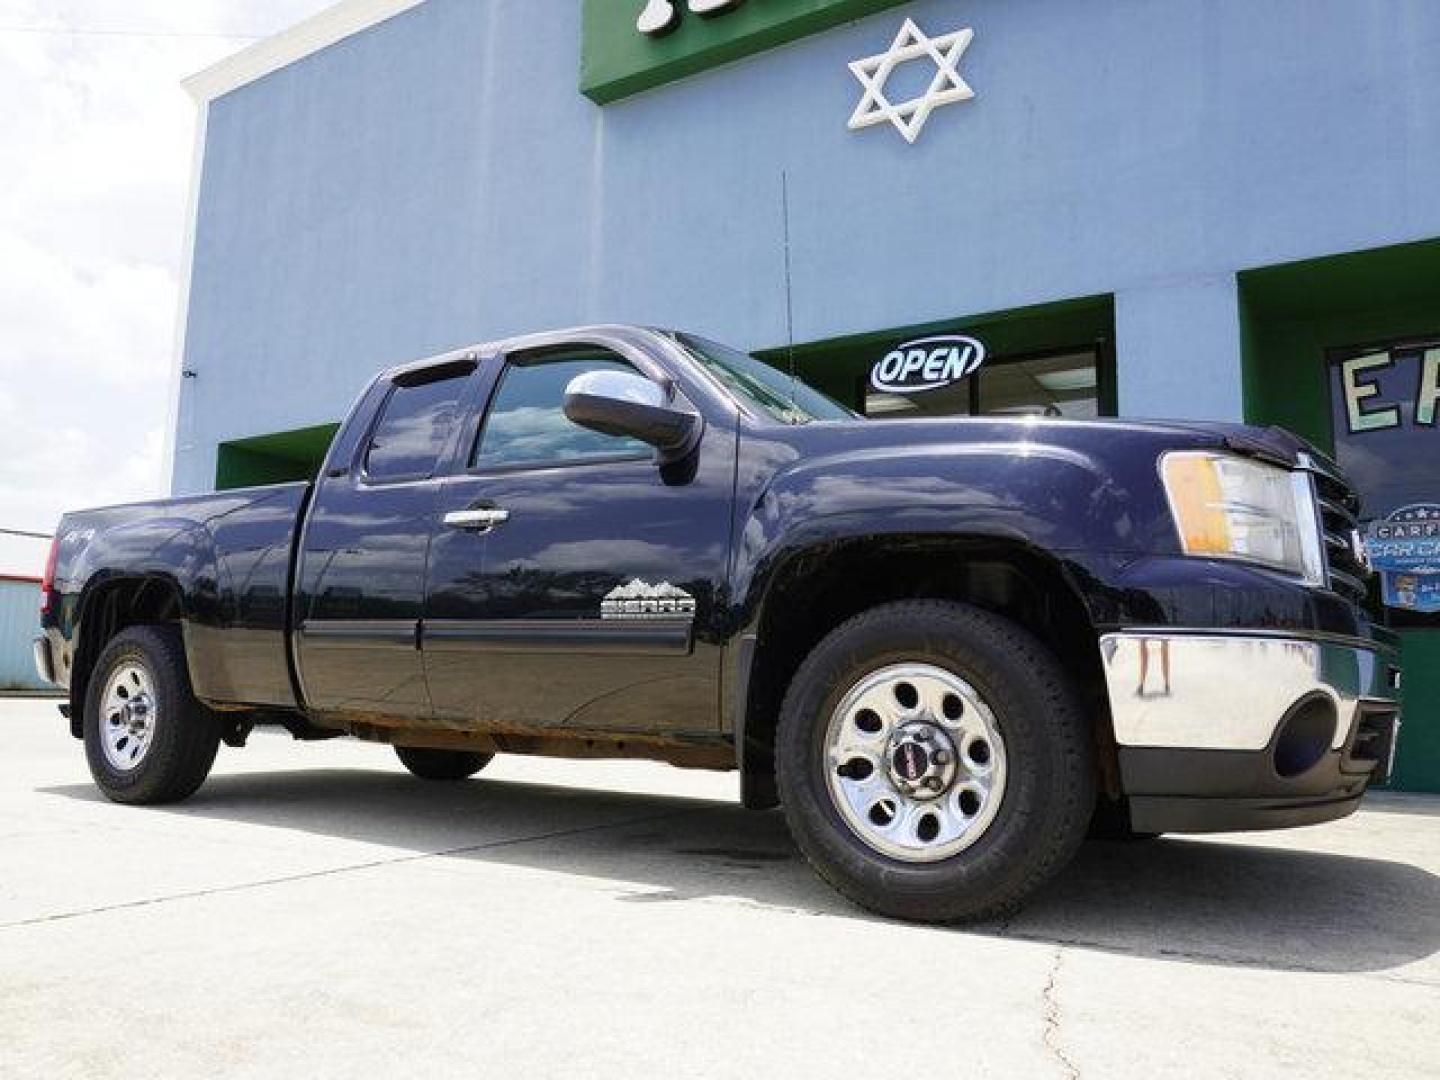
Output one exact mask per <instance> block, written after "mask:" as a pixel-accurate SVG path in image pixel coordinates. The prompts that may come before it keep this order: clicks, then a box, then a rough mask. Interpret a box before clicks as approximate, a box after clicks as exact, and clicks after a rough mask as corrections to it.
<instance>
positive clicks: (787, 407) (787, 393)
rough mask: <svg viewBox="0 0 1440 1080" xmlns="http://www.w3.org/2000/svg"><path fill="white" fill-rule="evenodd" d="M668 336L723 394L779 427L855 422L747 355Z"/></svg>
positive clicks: (836, 406)
mask: <svg viewBox="0 0 1440 1080" xmlns="http://www.w3.org/2000/svg"><path fill="white" fill-rule="evenodd" d="M671 336H672V337H674V339H675V340H676V341H678V342H679V343H680V344H681V345H683V346H684V347H685V348H686V350H688V351H689V353H690V355H692V356H693V357H694V358H695V359H696V361H697V362H698V363H699V364H700V366H701V367H703V368H704V369H705V370H706V371H708V372H709V373H710V374H711V375H713V376H714V377H715V379H716V380H717V381H718V382H719V383H720V385H721V386H723V387H725V389H726V390H728V391H730V393H732V394H734V395H735V396H736V397H738V398H740V399H742V400H743V401H746V402H748V403H749V404H751V405H754V406H755V407H756V408H757V409H759V410H760V411H761V412H762V413H764V414H765V415H766V416H769V417H771V418H772V419H775V420H779V421H780V422H781V423H782V424H808V423H809V422H810V421H812V420H854V419H855V418H856V414H855V413H853V412H851V411H850V410H849V409H847V408H845V406H843V405H841V404H840V403H839V402H838V401H835V400H834V399H832V398H829V397H826V396H825V395H824V394H822V393H820V391H818V390H816V389H815V388H814V387H812V386H806V385H805V384H804V383H803V382H801V381H800V380H798V379H795V378H792V377H791V376H789V375H787V374H785V373H784V372H783V371H781V370H779V369H778V368H773V367H771V366H770V365H769V364H767V363H765V362H764V361H763V360H757V359H756V358H755V357H753V356H751V355H750V354H749V353H743V352H740V351H739V350H738V349H732V348H730V347H729V346H727V345H721V344H718V343H717V342H714V341H707V340H706V339H705V338H700V337H695V336H694V335H693V334H679V333H677V334H673V335H671Z"/></svg>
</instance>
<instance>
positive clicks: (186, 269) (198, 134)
mask: <svg viewBox="0 0 1440 1080" xmlns="http://www.w3.org/2000/svg"><path fill="white" fill-rule="evenodd" d="M209 122H210V103H209V102H208V101H202V102H201V103H200V106H199V108H197V109H196V110H195V147H194V150H193V151H192V152H191V157H190V194H189V197H188V198H187V199H186V206H185V239H184V247H183V248H181V251H180V290H179V293H178V294H177V296H176V300H175V342H174V346H173V349H174V357H175V362H174V367H173V369H172V370H171V372H170V402H169V407H168V410H167V411H168V415H167V417H166V419H167V421H168V422H167V423H166V424H165V451H164V455H163V457H162V458H161V466H160V467H161V469H162V470H164V480H165V490H166V491H168V492H169V493H170V494H172V495H173V494H175V472H176V469H175V466H176V462H177V461H178V460H179V457H180V453H181V451H182V450H188V449H190V448H189V447H188V446H184V445H182V444H181V442H180V409H181V401H180V398H181V395H182V394H183V393H184V387H185V375H184V372H185V338H186V332H187V331H188V329H189V326H190V282H191V280H192V279H193V278H194V275H195V226H196V223H197V222H198V221H199V220H200V183H201V181H202V180H203V179H204V177H205V132H206V129H207V127H208V126H209Z"/></svg>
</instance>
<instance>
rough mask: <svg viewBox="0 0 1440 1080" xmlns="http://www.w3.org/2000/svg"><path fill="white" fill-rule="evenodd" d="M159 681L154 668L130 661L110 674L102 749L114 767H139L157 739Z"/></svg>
mask: <svg viewBox="0 0 1440 1080" xmlns="http://www.w3.org/2000/svg"><path fill="white" fill-rule="evenodd" d="M156 719H157V712H156V708H155V683H154V680H153V679H151V677H150V669H149V668H147V667H146V666H145V665H144V664H142V663H140V662H139V661H138V660H126V661H124V662H123V663H122V664H121V665H120V666H119V667H117V668H116V669H115V670H114V671H112V672H111V673H110V678H109V679H108V680H107V681H106V683H105V694H104V696H103V697H102V698H101V699H100V748H101V749H102V750H103V751H104V753H105V760H106V761H107V762H109V764H110V767H111V768H112V769H116V770H118V771H120V772H130V771H131V770H132V769H136V768H138V767H139V765H140V763H141V762H142V761H144V760H145V755H146V754H147V753H149V752H150V744H151V742H153V741H154V735H155V721H156Z"/></svg>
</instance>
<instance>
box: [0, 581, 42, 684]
mask: <svg viewBox="0 0 1440 1080" xmlns="http://www.w3.org/2000/svg"><path fill="white" fill-rule="evenodd" d="M39 611H40V583H39V582H38V581H17V580H15V579H13V578H7V577H0V690H39V689H51V687H48V686H46V685H45V683H43V682H41V681H40V676H39V675H38V674H36V671H35V656H34V653H33V652H32V650H31V642H33V641H34V640H35V637H36V635H37V634H39V632H40V616H39Z"/></svg>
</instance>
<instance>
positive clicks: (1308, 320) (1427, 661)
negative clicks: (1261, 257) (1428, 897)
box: [1239, 241, 1440, 791]
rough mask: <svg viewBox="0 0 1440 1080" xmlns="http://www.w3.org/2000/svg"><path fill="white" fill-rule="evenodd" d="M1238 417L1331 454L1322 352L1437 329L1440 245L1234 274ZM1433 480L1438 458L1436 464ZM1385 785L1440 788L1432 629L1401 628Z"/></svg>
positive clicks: (1438, 663)
mask: <svg viewBox="0 0 1440 1080" xmlns="http://www.w3.org/2000/svg"><path fill="white" fill-rule="evenodd" d="M1239 281H1240V303H1241V328H1242V349H1243V356H1244V373H1245V374H1244V378H1245V414H1246V419H1247V420H1249V421H1250V422H1251V423H1256V424H1279V425H1281V426H1283V427H1287V428H1289V429H1290V430H1292V431H1294V432H1296V433H1297V434H1299V435H1302V436H1304V437H1305V438H1307V439H1309V440H1311V441H1312V442H1314V443H1315V444H1316V445H1317V446H1319V447H1321V448H1322V449H1324V450H1326V451H1333V450H1334V445H1335V440H1334V434H1333V432H1332V431H1331V421H1330V389H1329V384H1328V380H1327V369H1326V362H1325V353H1326V350H1328V349H1331V348H1334V347H1336V346H1342V345H1361V344H1367V343H1372V342H1373V343H1380V342H1385V341H1389V340H1393V339H1396V338H1404V337H1414V336H1422V335H1429V334H1436V333H1440V241H1426V242H1424V243H1418V244H1403V245H1398V246H1395V247H1390V248H1381V249H1377V250H1373V251H1363V252H1356V253H1353V254H1349V255H1337V256H1333V257H1329V258H1325V259H1314V260H1309V261H1306V262H1299V263H1289V264H1286V265H1284V266H1272V267H1265V268H1262V269H1257V270H1249V271H1245V272H1243V273H1241V274H1240V275H1239ZM1436 473H1437V477H1440V455H1437V461H1436ZM1401 637H1402V638H1403V639H1404V643H1405V690H1404V716H1405V727H1404V730H1403V733H1402V735H1401V738H1400V751H1399V755H1398V757H1397V759H1396V771H1395V777H1394V779H1393V780H1392V782H1391V786H1392V787H1396V788H1401V789H1405V790H1410V791H1440V630H1406V631H1402V633H1401Z"/></svg>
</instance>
